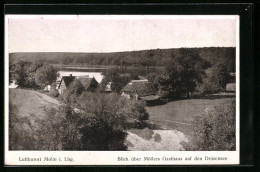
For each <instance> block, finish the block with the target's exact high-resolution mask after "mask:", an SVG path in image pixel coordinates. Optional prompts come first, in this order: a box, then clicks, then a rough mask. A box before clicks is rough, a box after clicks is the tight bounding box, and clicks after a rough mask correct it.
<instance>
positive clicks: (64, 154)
mask: <svg viewBox="0 0 260 172" xmlns="http://www.w3.org/2000/svg"><path fill="white" fill-rule="evenodd" d="M239 42H240V40H239V16H238V15H6V16H5V165H212V164H215V165H217V164H239V162H240V161H239V157H240V153H239V152H240V150H239V147H240V145H239V140H240V137H239V135H240V134H239V133H240V132H239V131H240V126H239V124H240V122H239V119H240V114H239V101H240V98H239V91H240V88H239V79H240V77H239V75H240V72H239V66H240V65H239Z"/></svg>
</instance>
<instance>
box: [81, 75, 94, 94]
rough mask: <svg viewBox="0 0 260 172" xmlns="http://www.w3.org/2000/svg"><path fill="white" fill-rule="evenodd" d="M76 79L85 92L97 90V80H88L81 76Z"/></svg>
mask: <svg viewBox="0 0 260 172" xmlns="http://www.w3.org/2000/svg"><path fill="white" fill-rule="evenodd" d="M76 79H78V80H79V81H80V82H81V83H82V85H83V86H84V88H85V91H91V92H93V91H96V90H97V88H98V82H97V80H96V79H95V78H94V77H93V78H89V77H86V76H85V77H83V76H77V77H76Z"/></svg>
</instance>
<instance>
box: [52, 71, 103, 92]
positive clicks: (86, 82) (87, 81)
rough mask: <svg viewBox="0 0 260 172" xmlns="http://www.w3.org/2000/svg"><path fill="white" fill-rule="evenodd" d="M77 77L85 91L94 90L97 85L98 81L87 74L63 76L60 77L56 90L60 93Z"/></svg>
mask: <svg viewBox="0 0 260 172" xmlns="http://www.w3.org/2000/svg"><path fill="white" fill-rule="evenodd" d="M75 79H78V80H79V81H80V82H81V83H82V85H83V86H84V88H85V90H86V91H96V89H97V87H98V82H97V81H96V79H95V78H90V77H88V76H77V77H75V76H72V75H70V76H63V77H62V78H61V81H60V82H59V85H58V87H57V89H58V92H59V93H60V94H62V93H63V92H64V90H66V89H67V88H68V87H69V85H70V84H71V83H72V82H73V81H74V80H75Z"/></svg>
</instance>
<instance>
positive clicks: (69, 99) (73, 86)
mask: <svg viewBox="0 0 260 172" xmlns="http://www.w3.org/2000/svg"><path fill="white" fill-rule="evenodd" d="M84 90H85V88H84V86H83V85H82V83H81V82H80V81H79V80H78V79H75V80H74V81H73V82H72V83H70V85H69V87H68V88H67V89H66V90H65V91H64V93H62V95H61V98H62V99H63V101H65V102H66V103H67V104H71V105H74V104H75V103H76V99H77V98H78V97H79V96H80V95H81V94H82V92H83V91H84Z"/></svg>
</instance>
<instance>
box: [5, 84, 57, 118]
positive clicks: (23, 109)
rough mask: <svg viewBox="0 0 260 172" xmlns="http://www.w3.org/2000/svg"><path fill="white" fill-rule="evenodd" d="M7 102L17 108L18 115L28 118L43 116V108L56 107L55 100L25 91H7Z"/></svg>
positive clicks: (34, 92)
mask: <svg viewBox="0 0 260 172" xmlns="http://www.w3.org/2000/svg"><path fill="white" fill-rule="evenodd" d="M9 101H10V102H12V103H13V104H15V105H17V106H18V107H19V111H18V115H19V116H21V117H29V116H30V115H31V114H34V115H36V116H37V117H39V118H43V117H44V116H45V112H44V108H45V107H56V106H57V104H56V103H59V102H58V101H57V100H56V99H54V98H51V97H49V96H46V95H44V94H41V93H38V92H36V91H32V90H25V89H9Z"/></svg>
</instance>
